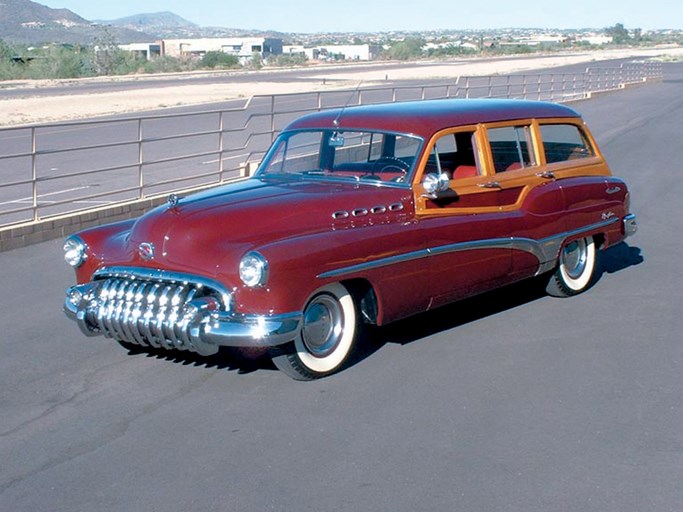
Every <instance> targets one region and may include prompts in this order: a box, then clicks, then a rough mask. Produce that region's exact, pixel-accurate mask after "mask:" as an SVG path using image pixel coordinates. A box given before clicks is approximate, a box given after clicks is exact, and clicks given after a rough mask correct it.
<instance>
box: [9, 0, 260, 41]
mask: <svg viewBox="0 0 683 512" xmlns="http://www.w3.org/2000/svg"><path fill="white" fill-rule="evenodd" d="M105 33H107V34H106V36H107V37H111V38H113V39H114V40H115V41H116V42H117V43H137V42H152V41H155V40H157V39H162V38H173V37H231V36H241V35H247V34H250V35H266V33H263V32H255V31H247V30H241V29H229V28H222V27H200V26H198V25H196V24H195V23H192V22H191V21H188V20H186V19H184V18H181V17H180V16H178V15H176V14H174V13H172V12H159V13H148V14H136V15H134V16H128V17H125V18H120V19H116V20H96V21H91V20H86V19H85V18H82V17H81V16H79V15H78V14H76V13H74V12H73V11H70V10H69V9H52V8H50V7H47V6H45V5H42V4H40V3H38V2H33V1H32V0H0V40H4V41H6V42H8V43H13V44H32V45H35V44H43V43H63V44H93V43H94V42H95V41H97V40H98V39H101V38H102V37H103V36H104V35H105Z"/></svg>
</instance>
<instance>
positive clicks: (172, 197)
mask: <svg viewBox="0 0 683 512" xmlns="http://www.w3.org/2000/svg"><path fill="white" fill-rule="evenodd" d="M178 201H180V198H179V197H178V195H177V194H169V196H168V199H167V202H168V207H169V208H175V207H176V206H178Z"/></svg>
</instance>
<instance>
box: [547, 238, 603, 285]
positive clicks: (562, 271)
mask: <svg viewBox="0 0 683 512" xmlns="http://www.w3.org/2000/svg"><path fill="white" fill-rule="evenodd" d="M595 262H596V250H595V242H594V240H593V237H590V236H589V237H586V238H581V239H579V240H574V241H573V242H570V243H568V244H567V245H565V246H564V247H563V248H562V250H561V252H560V260H559V264H558V266H557V269H556V270H555V272H554V273H553V274H552V276H551V277H550V281H549V282H548V286H547V287H546V291H547V292H548V294H550V295H552V296H554V297H570V296H572V295H576V294H578V293H581V292H583V291H584V290H586V289H587V288H589V287H590V285H591V284H593V279H594V277H595V268H596V265H595Z"/></svg>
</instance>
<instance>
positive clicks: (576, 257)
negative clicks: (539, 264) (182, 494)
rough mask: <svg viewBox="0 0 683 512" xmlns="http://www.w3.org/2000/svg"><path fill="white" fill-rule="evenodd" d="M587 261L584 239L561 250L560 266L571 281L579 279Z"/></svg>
mask: <svg viewBox="0 0 683 512" xmlns="http://www.w3.org/2000/svg"><path fill="white" fill-rule="evenodd" d="M587 259H588V255H587V250H586V240H585V239H581V240H577V241H575V242H572V243H570V244H569V245H567V246H566V247H565V248H564V249H563V250H562V266H563V267H564V270H565V272H567V275H568V276H569V277H571V278H572V279H577V278H579V277H581V274H583V272H584V270H585V269H586V261H587Z"/></svg>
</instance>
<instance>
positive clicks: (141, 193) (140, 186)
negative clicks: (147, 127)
mask: <svg viewBox="0 0 683 512" xmlns="http://www.w3.org/2000/svg"><path fill="white" fill-rule="evenodd" d="M142 159H143V154H142V118H138V199H142V198H144V196H145V195H144V186H145V178H144V175H143V172H144V171H143V168H142V167H143V165H142V164H143V160H142Z"/></svg>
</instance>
